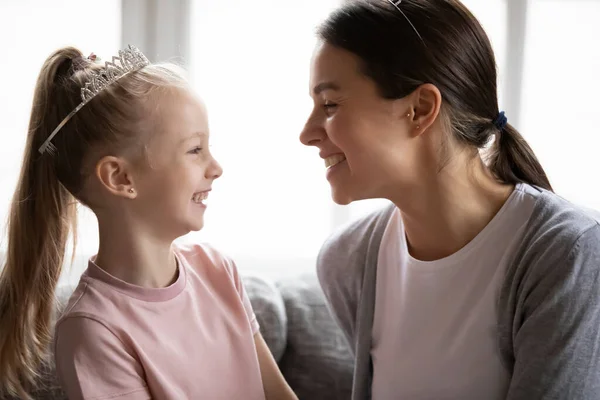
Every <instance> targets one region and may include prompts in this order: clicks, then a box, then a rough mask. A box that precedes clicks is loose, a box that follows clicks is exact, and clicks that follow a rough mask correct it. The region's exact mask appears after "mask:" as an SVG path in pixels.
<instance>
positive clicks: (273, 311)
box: [242, 276, 287, 362]
mask: <svg viewBox="0 0 600 400" xmlns="http://www.w3.org/2000/svg"><path fill="white" fill-rule="evenodd" d="M242 281H243V282H244V288H245V289H246V292H247V294H248V297H249V298H250V303H251V304H252V308H253V309H254V314H256V319H257V321H258V323H259V325H260V333H261V334H262V336H263V338H264V339H265V342H267V346H269V349H270V350H271V353H273V357H274V358H275V361H277V362H279V361H280V360H281V357H282V356H283V353H284V351H285V346H286V341H287V316H286V313H285V306H284V304H283V299H282V298H281V295H280V294H279V290H278V289H277V287H276V286H275V284H274V283H272V282H270V281H267V280H265V279H262V278H258V277H255V276H244V277H242Z"/></svg>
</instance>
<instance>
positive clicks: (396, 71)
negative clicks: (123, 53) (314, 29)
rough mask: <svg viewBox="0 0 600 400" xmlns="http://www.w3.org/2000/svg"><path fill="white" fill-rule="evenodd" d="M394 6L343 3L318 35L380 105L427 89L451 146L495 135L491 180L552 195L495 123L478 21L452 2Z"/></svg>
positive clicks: (493, 84)
mask: <svg viewBox="0 0 600 400" xmlns="http://www.w3.org/2000/svg"><path fill="white" fill-rule="evenodd" d="M396 4H397V5H396V6H394V4H392V3H391V2H389V1H386V0H359V1H353V2H349V3H347V4H345V5H343V6H341V7H340V8H339V9H337V10H336V11H334V12H333V13H332V14H331V15H330V16H329V17H328V18H327V20H325V21H324V22H323V24H322V25H321V26H320V27H319V29H318V35H319V37H320V39H321V40H323V41H325V42H326V43H328V44H330V45H332V46H335V47H338V48H341V49H344V50H346V51H349V52H351V53H353V54H355V55H356V56H358V57H359V59H360V60H361V68H362V73H364V74H365V75H366V76H368V77H370V78H371V79H373V80H374V82H375V83H376V85H377V86H378V89H379V92H380V94H381V96H383V97H384V98H387V99H398V98H402V97H405V96H407V95H408V94H410V93H411V92H413V91H414V90H415V89H417V88H418V87H419V86H420V85H422V84H425V83H431V84H433V85H435V86H436V87H437V88H438V89H439V91H440V92H441V94H442V98H443V107H442V110H443V113H444V114H445V115H447V117H448V122H449V124H450V126H451V127H452V132H453V134H454V136H455V137H456V139H458V140H459V141H460V142H462V143H466V144H469V145H472V146H474V147H476V148H478V149H481V148H483V147H484V146H486V144H487V143H489V142H490V139H491V138H492V136H493V135H497V136H496V138H495V141H494V144H493V146H492V148H491V149H490V153H489V157H488V165H489V167H490V169H491V170H492V172H493V173H494V174H495V175H496V176H497V178H498V179H500V180H501V181H503V182H506V183H513V184H515V183H518V182H525V183H529V184H532V185H535V186H538V187H541V188H544V189H547V190H552V186H551V185H550V182H549V181H548V178H547V176H546V173H545V172H544V169H543V168H542V166H541V165H540V163H539V161H538V160H537V158H536V156H535V154H534V153H533V151H532V149H531V148H530V147H529V145H528V144H527V142H526V141H525V139H523V137H522V136H521V134H520V133H519V132H518V131H517V130H516V129H515V128H514V127H513V126H512V125H510V124H506V125H505V126H503V125H504V124H502V123H498V121H495V120H496V119H497V117H498V115H499V114H500V113H499V111H500V110H499V108H498V95H497V72H496V61H495V57H494V52H493V50H492V46H491V44H490V41H489V39H488V37H487V35H486V33H485V31H484V30H483V28H482V27H481V24H480V23H479V21H477V19H476V18H475V17H474V16H473V14H471V12H470V11H469V10H468V9H467V8H466V7H465V6H464V5H463V4H462V3H461V2H460V1H458V0H404V1H402V2H401V3H398V2H396ZM494 122H496V123H494ZM501 122H502V121H501Z"/></svg>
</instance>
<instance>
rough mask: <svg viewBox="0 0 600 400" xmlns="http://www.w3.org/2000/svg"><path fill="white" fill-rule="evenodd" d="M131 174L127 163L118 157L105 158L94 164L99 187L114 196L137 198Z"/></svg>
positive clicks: (131, 170)
mask: <svg viewBox="0 0 600 400" xmlns="http://www.w3.org/2000/svg"><path fill="white" fill-rule="evenodd" d="M132 172H133V169H132V168H131V166H130V165H129V163H127V161H125V160H124V159H122V158H119V157H114V156H105V157H103V158H101V159H100V161H98V163H97V164H96V177H97V178H98V180H99V181H100V184H101V187H103V188H104V189H106V190H108V191H109V192H110V193H112V194H114V195H116V196H121V197H126V198H129V199H134V198H135V197H136V196H137V192H136V189H135V185H134V182H133V174H132Z"/></svg>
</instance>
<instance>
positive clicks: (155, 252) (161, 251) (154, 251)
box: [95, 218, 177, 288]
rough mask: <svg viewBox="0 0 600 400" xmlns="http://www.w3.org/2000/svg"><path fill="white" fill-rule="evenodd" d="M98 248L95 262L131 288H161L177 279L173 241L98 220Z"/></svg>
mask: <svg viewBox="0 0 600 400" xmlns="http://www.w3.org/2000/svg"><path fill="white" fill-rule="evenodd" d="M98 225H99V230H100V246H99V249H98V255H97V257H96V260H95V263H96V264H97V265H98V266H99V267H100V268H102V269H103V270H105V271H106V272H108V273H109V274H111V275H113V276H114V277H116V278H119V279H121V280H123V281H125V282H127V283H130V284H132V285H136V286H141V287H147V288H162V287H167V286H169V285H171V284H172V283H173V282H175V280H176V279H177V261H176V259H175V256H174V254H173V250H172V248H171V246H172V242H168V241H165V240H161V239H160V238H153V237H150V236H147V235H146V236H145V235H143V234H141V233H140V232H139V231H136V230H135V229H131V227H130V226H127V225H126V224H123V223H122V221H121V222H119V221H114V220H113V219H103V220H100V218H99V220H98Z"/></svg>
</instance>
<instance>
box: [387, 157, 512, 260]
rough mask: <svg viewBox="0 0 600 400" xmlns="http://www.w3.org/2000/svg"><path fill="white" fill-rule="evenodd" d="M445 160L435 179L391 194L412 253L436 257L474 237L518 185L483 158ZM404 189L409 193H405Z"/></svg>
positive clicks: (452, 251)
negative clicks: (504, 181)
mask: <svg viewBox="0 0 600 400" xmlns="http://www.w3.org/2000/svg"><path fill="white" fill-rule="evenodd" d="M465 165H467V164H466V163H460V162H456V163H453V164H450V165H448V166H446V167H445V168H444V169H443V170H442V171H441V172H440V173H439V174H437V176H436V179H435V180H432V181H430V182H423V184H422V185H420V186H419V187H416V188H414V190H411V196H410V199H408V198H407V196H406V195H405V192H403V193H402V194H401V193H398V194H397V197H395V198H392V199H391V200H392V201H393V202H394V203H395V204H396V206H397V207H398V208H399V209H400V211H401V213H402V220H403V223H404V227H405V231H406V238H407V241H408V247H409V251H410V254H411V255H412V256H413V257H414V258H416V259H419V260H423V261H433V260H438V259H441V258H444V257H447V256H449V255H451V254H454V253H456V252H457V251H458V250H460V249H461V248H463V247H464V246H465V245H467V244H468V243H469V242H470V241H471V240H473V239H474V238H475V237H476V236H477V235H478V234H479V233H480V232H481V231H482V230H483V229H484V228H485V227H486V225H487V224H488V223H489V222H490V221H491V220H492V219H493V218H494V216H495V215H496V214H497V213H498V211H499V210H500V209H501V208H502V206H503V205H504V203H505V202H506V200H507V199H508V197H509V196H510V194H511V193H512V191H513V189H514V186H513V185H507V184H502V183H499V182H498V181H497V180H496V179H495V178H494V177H493V176H492V174H491V173H490V172H489V170H487V168H486V167H485V166H484V165H483V162H482V161H481V160H480V159H479V158H478V159H477V160H476V161H474V162H473V163H471V164H470V165H469V166H468V167H465ZM403 194H404V195H403Z"/></svg>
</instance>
